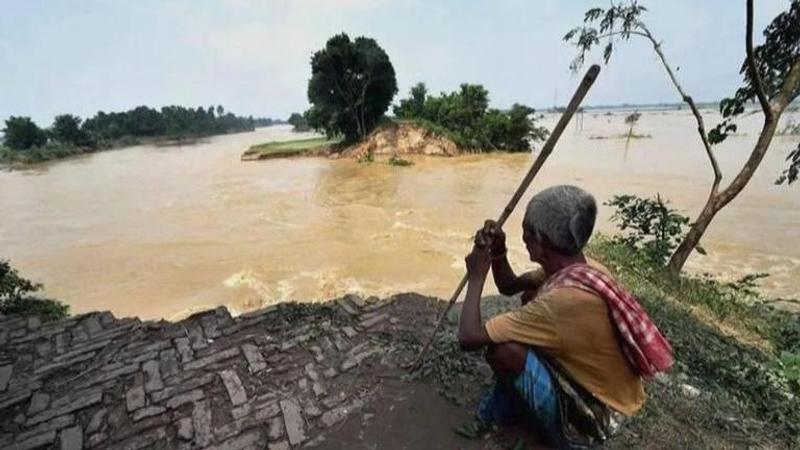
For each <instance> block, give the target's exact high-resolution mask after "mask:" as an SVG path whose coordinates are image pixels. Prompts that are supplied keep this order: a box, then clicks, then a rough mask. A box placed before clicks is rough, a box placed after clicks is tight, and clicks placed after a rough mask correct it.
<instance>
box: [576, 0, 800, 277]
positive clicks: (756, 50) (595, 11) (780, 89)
mask: <svg viewBox="0 0 800 450" xmlns="http://www.w3.org/2000/svg"><path fill="white" fill-rule="evenodd" d="M645 11H646V9H645V8H644V7H643V6H641V5H639V4H637V2H636V1H635V0H634V1H631V2H629V3H626V4H619V5H613V4H612V6H611V8H608V9H603V8H592V9H590V10H588V11H586V14H585V16H584V25H583V26H580V27H577V28H574V29H572V30H570V31H569V32H568V33H567V34H566V36H564V39H565V40H567V41H571V42H573V43H574V44H575V45H576V46H577V47H578V49H579V53H578V56H577V57H576V58H575V60H574V61H573V63H572V68H573V69H577V68H578V67H580V65H581V64H583V61H584V57H585V55H586V53H587V52H588V51H590V50H591V49H592V48H593V47H595V46H597V45H600V44H601V41H602V42H604V43H605V45H604V50H603V57H604V58H605V61H606V62H608V61H609V59H610V58H611V55H612V53H613V51H614V44H615V43H617V42H619V41H627V40H629V39H630V38H631V37H638V38H643V39H645V40H647V41H649V42H650V43H651V44H652V45H653V50H654V51H655V52H656V54H657V55H658V58H659V60H660V61H661V64H662V65H663V66H664V69H665V70H666V72H667V75H668V76H669V79H670V81H671V82H672V84H673V86H674V87H675V89H676V90H677V92H678V94H679V95H680V96H681V99H682V100H683V101H684V102H686V104H687V105H689V109H690V110H691V112H692V114H693V115H694V117H695V120H696V122H697V132H698V135H699V136H700V141H701V142H702V144H703V149H704V150H705V153H706V155H707V156H708V160H709V164H710V166H711V170H712V172H713V175H714V178H713V181H712V184H711V190H710V192H709V195H708V199H707V200H706V203H705V205H704V206H703V209H702V211H701V212H700V215H699V216H698V217H697V219H696V220H695V221H694V222H693V223H692V225H691V227H690V229H689V232H688V233H687V234H686V237H685V238H684V239H683V241H681V243H680V245H679V246H678V248H677V249H676V250H675V253H673V255H672V257H671V258H670V261H669V264H668V266H669V269H670V271H671V272H673V273H674V274H677V273H679V272H680V271H681V269H682V268H683V265H684V264H685V263H686V260H687V259H688V257H689V255H690V254H691V253H692V251H694V250H695V249H696V248H697V246H698V244H699V243H700V239H701V238H702V237H703V234H704V233H705V231H706V230H707V229H708V226H709V225H710V224H711V221H712V220H713V219H714V217H715V216H716V215H717V213H718V212H719V211H720V210H722V208H724V207H725V206H726V205H727V204H728V203H730V202H731V201H732V200H733V199H734V198H736V196H737V195H739V193H740V192H741V191H742V189H744V187H745V186H746V185H747V183H748V182H749V181H750V179H751V178H752V177H753V174H754V173H755V171H756V169H757V168H758V166H759V165H760V164H761V161H762V160H763V159H764V155H765V154H766V153H767V150H769V146H770V143H771V142H772V138H773V136H774V135H775V132H776V130H777V127H778V122H779V120H780V117H781V114H783V112H784V111H785V110H786V108H787V106H789V104H791V102H792V101H793V100H794V99H796V98H797V97H798V95H800V25H798V24H800V0H792V1H791V4H790V6H789V9H788V10H787V11H785V12H783V13H781V14H779V15H778V16H777V17H775V19H773V21H772V22H771V23H770V25H769V26H768V27H767V28H766V30H764V38H765V40H764V43H763V44H762V45H759V46H758V47H754V46H753V0H746V8H745V15H746V30H745V59H744V62H743V63H742V66H741V70H740V73H741V74H742V75H743V77H744V82H743V86H742V87H740V88H739V89H738V90H737V91H736V93H735V94H734V96H733V97H732V98H726V99H723V100H722V101H721V102H720V112H721V113H722V116H723V121H722V122H721V123H720V124H718V125H717V126H715V127H714V128H713V129H712V130H711V131H710V132H707V131H706V127H705V123H704V121H703V116H702V115H701V114H700V111H699V110H698V109H697V106H696V105H695V103H694V100H693V99H692V97H691V96H690V95H689V94H687V93H686V91H685V90H684V88H683V86H682V85H681V84H680V82H679V81H678V79H677V77H676V76H675V71H674V70H673V69H672V66H671V65H670V64H669V63H668V62H667V58H666V56H665V55H664V52H663V51H662V46H661V45H662V44H661V42H659V41H658V40H657V39H656V38H655V37H654V36H653V34H652V33H651V32H650V29H649V28H648V27H647V26H646V25H645V23H644V22H642V20H641V15H642V13H643V12H645ZM754 100H757V101H758V106H759V110H760V113H761V115H762V117H763V123H762V126H761V131H760V132H759V134H758V139H757V140H756V143H755V145H754V146H753V149H752V151H751V152H750V156H749V157H748V158H747V161H745V163H744V165H743V166H742V167H741V168H740V169H739V171H738V173H736V175H735V176H734V177H733V179H732V180H731V181H730V183H728V184H727V186H725V187H721V182H722V172H721V170H720V167H719V164H718V162H717V157H716V154H715V151H714V147H713V146H714V145H716V144H719V143H721V142H723V141H724V140H725V138H726V137H727V136H728V134H729V133H732V132H735V131H736V124H735V123H734V121H735V119H736V118H737V117H739V116H740V115H741V114H743V113H744V111H745V105H746V104H747V103H748V102H752V101H754ZM787 162H788V167H787V168H786V170H785V171H784V172H783V173H782V174H781V175H780V177H779V178H778V180H777V181H776V183H779V184H780V183H784V182H786V183H792V182H794V181H795V180H796V179H797V177H798V172H799V171H800V143H799V144H798V147H797V148H796V149H794V150H792V151H791V152H790V153H789V156H788V157H787Z"/></svg>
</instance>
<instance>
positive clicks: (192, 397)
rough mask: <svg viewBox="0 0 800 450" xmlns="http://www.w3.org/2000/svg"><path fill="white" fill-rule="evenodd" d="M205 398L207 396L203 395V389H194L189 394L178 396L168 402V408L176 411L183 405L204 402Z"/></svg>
mask: <svg viewBox="0 0 800 450" xmlns="http://www.w3.org/2000/svg"><path fill="white" fill-rule="evenodd" d="M203 398H205V394H204V393H203V391H202V389H193V390H191V391H189V392H185V393H183V394H179V395H176V396H174V397H172V398H171V399H169V400H167V408H170V409H175V408H177V407H179V406H181V405H185V404H187V403H194V402H196V401H198V400H202V399H203Z"/></svg>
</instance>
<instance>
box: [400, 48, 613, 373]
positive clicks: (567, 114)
mask: <svg viewBox="0 0 800 450" xmlns="http://www.w3.org/2000/svg"><path fill="white" fill-rule="evenodd" d="M599 73H600V66H598V65H596V64H595V65H593V66H592V67H590V68H589V70H588V71H587V72H586V75H584V76H583V80H582V81H581V84H580V85H578V89H577V90H576V91H575V94H574V95H573V96H572V100H570V102H569V104H568V105H567V109H566V110H565V111H564V113H563V114H561V118H560V119H558V123H556V126H555V127H554V128H553V131H552V132H551V133H550V137H548V138H547V142H545V143H544V146H542V151H541V152H539V156H537V157H536V160H535V161H534V162H533V165H532V166H531V168H530V170H528V173H527V174H526V175H525V178H523V179H522V182H520V184H519V187H518V188H517V191H516V192H514V195H513V196H512V197H511V200H510V201H509V202H508V204H507V205H506V207H505V208H504V209H503V212H502V213H500V217H499V218H498V219H497V225H498V227H502V226H503V224H505V223H506V220H507V219H508V216H510V215H511V213H512V212H513V211H514V208H515V207H516V206H517V203H519V201H520V199H521V198H522V196H523V195H524V194H525V191H526V190H527V189H528V186H530V184H531V182H532V181H533V178H534V177H535V176H536V174H537V173H539V169H541V168H542V165H544V162H545V161H546V160H547V157H548V156H550V153H552V152H553V148H554V147H555V146H556V142H558V139H559V138H560V137H561V133H562V132H563V131H564V128H566V127H567V124H568V123H569V121H570V119H571V118H572V116H573V115H574V114H575V112H576V111H577V110H578V107H579V106H580V104H581V102H582V101H583V98H584V97H585V96H586V93H587V92H589V88H591V87H592V84H594V81H595V80H596V79H597V75H598V74H599ZM468 280H469V277H468V275H467V274H464V278H462V279H461V282H460V283H458V286H457V287H456V290H455V292H453V296H452V297H450V301H449V302H448V303H447V307H445V309H444V311H443V312H442V314H441V315H440V316H439V321H438V322H437V323H436V328H434V329H433V333H431V337H430V338H429V339H428V342H427V343H426V344H425V346H424V347H422V350H421V351H420V352H419V355H418V356H417V359H416V360H414V362H413V364H411V370H412V371H414V370H417V369H419V367H420V366H421V365H422V361H423V360H424V358H425V354H426V353H427V352H428V349H429V348H430V346H431V344H432V343H433V340H434V338H436V333H438V332H439V329H440V328H441V327H442V324H443V323H444V320H445V318H446V317H447V313H449V312H450V309H451V308H452V307H453V305H454V304H455V303H456V301H457V300H458V297H459V296H460V295H461V291H463V290H464V287H465V286H466V285H467V281H468Z"/></svg>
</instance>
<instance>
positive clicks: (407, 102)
mask: <svg viewBox="0 0 800 450" xmlns="http://www.w3.org/2000/svg"><path fill="white" fill-rule="evenodd" d="M427 97H428V88H427V87H426V86H425V83H417V84H415V85H414V86H413V87H412V88H411V92H410V93H409V96H408V98H404V99H402V100H400V105H398V106H395V107H394V108H393V109H392V110H393V111H394V115H395V116H397V117H401V118H415V117H423V114H424V111H425V100H426V99H427Z"/></svg>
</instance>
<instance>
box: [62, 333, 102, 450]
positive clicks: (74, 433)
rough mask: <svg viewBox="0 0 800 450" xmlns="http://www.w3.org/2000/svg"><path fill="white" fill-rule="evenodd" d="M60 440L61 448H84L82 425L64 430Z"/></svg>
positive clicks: (72, 449) (67, 449) (69, 449)
mask: <svg viewBox="0 0 800 450" xmlns="http://www.w3.org/2000/svg"><path fill="white" fill-rule="evenodd" d="M98 326H99V324H98ZM59 440H60V441H61V450H82V449H83V431H81V427H80V425H77V426H74V427H70V428H65V429H64V430H62V431H61V434H60V436H59Z"/></svg>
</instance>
